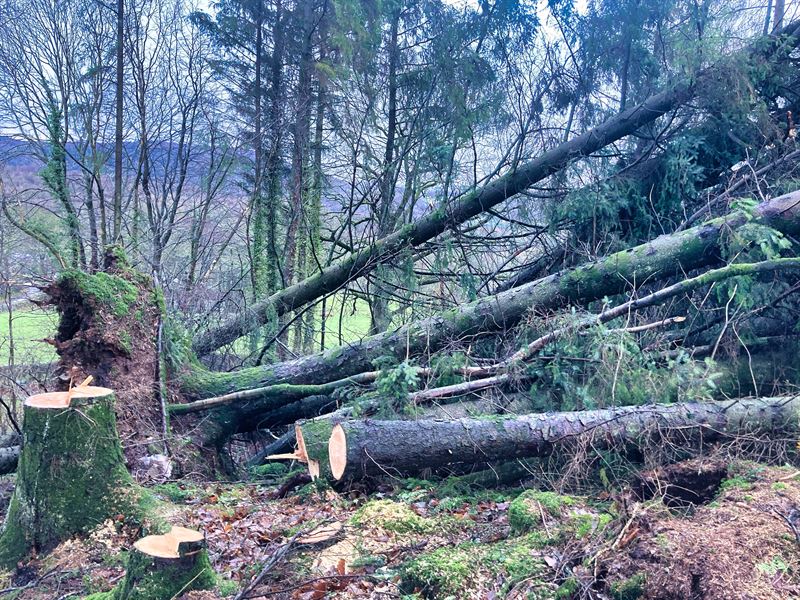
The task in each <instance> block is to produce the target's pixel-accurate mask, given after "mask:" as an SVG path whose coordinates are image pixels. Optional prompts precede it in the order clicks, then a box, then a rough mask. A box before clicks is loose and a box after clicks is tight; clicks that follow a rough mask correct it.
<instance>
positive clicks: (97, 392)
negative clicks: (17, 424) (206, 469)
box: [0, 385, 141, 567]
mask: <svg viewBox="0 0 800 600" xmlns="http://www.w3.org/2000/svg"><path fill="white" fill-rule="evenodd" d="M24 412H25V420H24V424H23V443H22V451H21V453H20V457H19V464H18V466H17V482H16V488H15V489H14V495H13V496H12V498H11V503H10V505H9V509H8V514H7V515H6V520H5V523H4V524H3V528H2V532H0V565H3V566H6V567H14V566H16V563H17V561H19V560H20V559H22V558H24V557H25V556H27V555H29V554H30V553H31V552H45V551H48V550H50V549H52V548H53V547H54V546H56V545H57V544H59V543H60V542H62V541H64V540H66V539H68V538H70V537H72V536H73V535H75V534H78V533H84V532H88V531H90V530H91V529H93V528H94V527H96V526H97V525H99V524H100V523H102V522H103V521H105V520H106V519H108V518H113V517H114V516H116V515H120V514H121V515H125V516H126V517H138V516H140V513H141V509H140V507H139V500H140V493H139V490H138V488H137V487H136V486H135V485H134V484H133V480H132V479H131V477H130V475H129V474H128V471H127V469H126V468H125V463H124V461H123V456H122V449H121V446H120V441H119V436H118V434H117V428H116V419H115V416H114V393H113V391H112V390H110V389H108V388H104V387H95V386H88V385H87V386H78V387H76V388H73V389H71V390H70V391H69V392H52V393H47V394H38V395H36V396H31V397H30V398H28V399H27V400H26V401H25V405H24Z"/></svg>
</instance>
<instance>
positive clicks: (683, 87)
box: [192, 21, 800, 355]
mask: <svg viewBox="0 0 800 600" xmlns="http://www.w3.org/2000/svg"><path fill="white" fill-rule="evenodd" d="M798 31H800V21H796V22H793V23H791V24H789V25H788V26H786V27H785V28H783V29H782V30H781V31H780V32H777V33H778V37H780V38H781V39H782V40H785V39H788V40H789V42H788V43H778V42H777V41H776V38H775V37H773V38H772V41H771V43H769V44H764V43H763V40H759V43H756V44H754V45H753V46H751V48H750V49H749V50H748V51H747V53H746V56H748V57H749V58H751V59H752V58H754V57H761V58H762V59H769V58H771V57H772V55H773V54H775V53H776V51H780V52H789V51H790V50H791V49H792V48H793V47H794V45H795V44H796V43H797V42H798V41H800V37H797V35H796V34H797V33H798ZM740 60H741V57H740ZM728 69H729V67H728V66H727V65H725V64H721V65H718V66H715V67H710V68H708V69H705V70H703V71H701V72H700V73H698V74H697V75H696V76H695V78H694V79H693V80H691V81H687V82H683V83H680V84H678V85H676V86H673V87H671V88H669V89H667V90H665V91H662V92H660V93H659V94H656V95H654V96H651V97H650V98H648V99H647V100H645V101H644V102H642V103H641V104H639V105H637V106H635V107H633V108H630V109H628V110H626V111H624V112H622V113H620V114H618V115H616V116H614V117H612V118H610V119H608V120H607V121H605V122H604V123H602V124H601V125H599V126H598V127H595V128H594V129H591V130H590V131H587V132H585V133H584V134H582V135H580V136H578V137H576V138H573V139H571V140H568V141H566V142H564V143H562V144H560V145H559V146H556V147H555V148H553V149H551V150H549V151H547V152H545V153H544V154H543V155H542V156H540V157H539V158H536V159H534V160H531V161H529V162H527V163H525V164H524V165H522V166H519V167H517V168H516V169H514V170H512V171H510V172H509V173H507V174H506V175H503V176H502V177H499V178H497V179H495V180H493V181H491V182H490V183H488V184H487V185H485V186H483V187H482V188H479V189H477V190H475V191H472V192H470V193H467V194H464V195H462V196H461V198H460V199H459V200H457V201H455V202H452V203H451V204H450V206H444V207H441V208H439V209H438V210H436V211H434V212H433V213H431V214H429V215H426V216H424V217H422V218H420V219H418V220H416V221H414V222H413V223H410V224H409V225H406V226H405V227H403V228H401V229H400V230H398V231H396V232H394V233H392V234H390V235H388V236H386V237H384V238H382V239H379V240H378V241H376V242H374V243H373V244H371V245H370V246H369V247H367V248H365V249H364V250H361V251H359V252H355V253H352V254H350V255H348V256H347V257H345V258H343V259H341V260H339V261H337V262H335V263H334V264H332V265H330V266H329V267H326V268H324V269H323V270H322V271H320V272H319V273H317V274H316V275H314V276H312V277H309V278H307V279H304V280H302V281H300V282H298V283H296V284H294V285H291V286H289V287H287V288H285V289H283V290H281V291H279V292H276V293H275V294H273V295H271V296H270V297H269V298H266V299H265V300H263V301H261V302H258V303H256V304H255V305H253V306H252V307H250V308H248V309H247V310H246V311H244V312H243V313H242V314H241V315H238V316H236V317H234V318H233V319H231V320H229V321H228V322H226V323H223V324H222V325H220V326H219V327H217V328H215V329H212V330H209V331H207V332H206V333H204V334H203V335H200V336H197V337H196V338H195V339H194V341H193V344H192V347H193V349H194V351H195V352H196V353H197V354H198V355H204V354H208V353H209V352H212V351H214V350H216V349H218V348H220V347H222V346H224V345H225V344H229V343H231V342H233V341H234V340H236V339H238V338H239V337H241V336H243V335H245V334H246V333H248V332H250V331H252V330H253V329H255V328H257V327H260V326H261V325H264V324H265V323H267V322H268V321H269V320H270V319H271V318H275V317H276V316H280V315H283V314H286V313H288V312H290V311H292V310H294V309H296V308H299V307H301V306H303V305H305V304H307V303H309V302H311V301H313V300H316V299H317V298H320V297H322V296H324V295H325V294H328V293H331V292H334V291H336V290H337V289H339V288H341V287H342V286H343V285H344V284H346V283H347V282H349V281H352V280H353V279H356V278H357V277H360V276H363V275H364V274H366V273H368V272H370V271H371V270H372V269H374V268H375V267H376V266H377V265H379V264H380V263H382V262H384V261H385V260H386V259H388V258H389V257H391V256H394V255H395V254H396V253H397V252H399V251H400V250H402V249H403V248H405V247H407V246H419V245H420V244H422V243H424V242H427V241H429V240H432V239H434V238H435V237H436V236H438V235H439V234H441V233H442V232H444V231H446V230H447V229H448V228H452V227H454V226H456V225H460V224H462V223H465V222H466V221H469V220H470V219H472V218H473V217H475V216H477V215H479V214H481V213H482V212H484V211H486V210H489V209H490V208H492V207H494V206H496V205H498V204H500V203H501V202H503V201H505V200H507V199H508V198H511V197H512V196H514V195H516V194H518V193H520V192H522V191H524V190H525V189H527V188H529V187H530V186H532V185H534V184H535V183H538V182H540V181H542V180H544V179H546V178H547V177H549V176H550V175H552V174H554V173H556V172H558V171H559V170H561V169H563V168H564V167H565V166H566V165H568V164H569V163H570V162H572V161H574V160H575V159H578V158H581V157H585V156H589V155H590V154H592V153H593V152H596V151H598V150H600V149H602V148H604V147H605V146H607V145H609V144H611V143H613V142H615V141H617V140H619V139H621V138H623V137H625V136H628V135H630V134H632V133H634V132H636V131H637V130H638V129H639V128H641V127H642V126H643V125H646V124H648V123H652V122H653V121H655V120H656V119H658V118H659V117H660V116H662V115H664V114H666V113H668V112H669V111H671V110H673V109H675V108H676V107H678V106H680V105H682V104H684V103H685V102H687V101H688V100H690V99H691V98H693V97H694V96H695V94H696V93H697V90H698V89H703V88H705V87H709V86H719V82H720V81H724V78H723V77H721V75H722V74H724V73H725V72H726V71H727V70H728Z"/></svg>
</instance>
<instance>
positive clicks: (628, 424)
mask: <svg viewBox="0 0 800 600" xmlns="http://www.w3.org/2000/svg"><path fill="white" fill-rule="evenodd" d="M798 409H800V396H791V397H778V398H758V399H737V400H726V401H720V402H689V403H682V404H673V405H647V406H630V407H622V408H611V409H605V410H591V411H579V412H564V413H552V414H532V415H525V416H521V417H497V418H491V419H458V420H455V421H437V420H417V421H374V420H352V421H345V422H342V423H340V424H338V425H336V426H334V427H333V432H332V434H331V438H330V441H329V461H330V466H331V474H332V476H333V478H334V480H337V481H343V480H351V479H358V478H361V477H365V476H372V475H378V476H379V475H385V474H387V473H388V474H392V475H394V474H397V473H402V474H410V473H416V472H419V471H421V470H422V469H427V468H431V467H440V466H443V465H447V464H451V463H478V462H487V461H507V460H509V459H513V458H533V457H540V456H547V455H550V454H552V453H554V452H558V451H561V450H563V449H565V448H567V447H568V445H569V444H570V443H573V442H575V441H576V440H578V439H579V438H582V437H591V446H592V448H593V449H605V448H613V447H621V446H623V445H630V444H633V445H646V444H647V443H648V442H659V441H664V440H665V439H669V438H670V437H671V435H672V434H673V433H674V434H675V436H676V437H680V440H681V443H682V444H686V443H687V442H689V441H692V442H713V441H716V440H720V439H724V438H727V437H732V436H736V435H738V434H744V433H747V434H753V435H755V434H771V433H777V432H784V431H796V430H797V428H798V423H797V417H796V415H797V410H798ZM303 432H304V436H305V437H306V445H318V444H319V443H320V440H317V439H313V440H312V439H309V438H310V437H311V432H310V431H307V430H305V429H304V430H303ZM323 433H324V432H323Z"/></svg>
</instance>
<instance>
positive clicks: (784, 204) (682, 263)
mask: <svg viewBox="0 0 800 600" xmlns="http://www.w3.org/2000/svg"><path fill="white" fill-rule="evenodd" d="M751 218H752V221H751ZM748 222H757V223H760V224H764V225H768V226H770V227H773V228H775V229H777V230H779V231H782V232H783V233H785V234H788V235H795V234H797V233H800V192H793V193H790V194H786V195H784V196H780V197H778V198H774V199H772V200H769V201H767V202H764V203H762V204H760V205H759V206H758V207H757V208H756V210H755V212H754V214H753V215H752V216H750V215H745V214H743V213H738V212H735V213H731V214H729V215H727V216H725V217H720V218H718V219H714V220H712V221H709V222H707V223H705V224H703V225H700V226H698V227H694V228H692V229H687V230H685V231H681V232H678V233H674V234H669V235H663V236H660V237H658V238H656V239H654V240H652V241H650V242H647V243H645V244H642V245H640V246H636V247H635V248H631V249H628V250H624V251H622V252H617V253H615V254H611V255H609V256H607V257H605V258H603V259H601V260H598V261H596V262H592V263H587V264H585V265H582V266H580V267H577V268H574V269H567V270H564V271H561V272H558V273H555V274H553V275H549V276H547V277H544V278H542V279H539V280H537V281H534V282H531V283H529V284H527V285H524V286H521V287H517V288H513V289H511V290H508V291H505V292H501V293H499V294H496V295H494V296H487V297H485V298H481V299H480V300H477V301H475V302H472V303H469V304H465V305H463V306H459V307H457V308H454V309H451V310H449V311H447V312H444V313H439V314H436V315H433V316H431V317H428V318H427V319H422V320H420V321H416V322H414V323H411V324H408V325H404V326H403V327H400V328H398V329H397V330H395V331H391V332H387V333H384V334H379V335H374V336H371V337H368V338H365V339H363V340H361V341H360V342H357V343H353V344H349V345H348V346H346V347H339V348H333V349H331V350H327V351H325V352H322V353H318V354H314V355H310V356H306V357H302V358H299V359H296V360H292V361H287V362H283V363H279V364H276V365H270V366H267V367H254V368H250V369H243V370H241V371H238V372H235V373H211V372H209V371H202V370H199V369H197V368H195V369H194V370H192V371H186V372H184V374H183V376H182V381H181V387H182V389H183V390H184V391H185V392H186V393H187V394H188V395H190V396H194V397H208V396H216V395H221V394H227V393H231V392H234V391H236V390H242V389H249V388H255V387H264V386H271V385H275V384H283V383H292V384H307V383H316V384H319V383H322V382H326V381H333V380H340V379H342V378H345V377H348V376H353V375H356V374H358V373H363V372H365V371H370V370H372V369H373V366H372V361H374V360H375V359H376V358H378V357H381V356H394V357H396V358H398V360H403V359H405V358H406V357H407V356H415V355H418V354H420V353H422V352H428V351H430V352H434V351H436V350H438V349H439V348H441V347H442V346H443V345H444V344H446V343H449V342H451V341H452V340H454V339H463V338H465V337H469V336H476V335H482V334H486V333H491V332H496V331H500V330H503V329H505V328H508V327H512V326H514V325H515V324H517V323H518V322H519V320H520V319H522V318H523V317H524V316H525V315H526V314H529V312H530V311H531V310H538V311H549V310H553V309H556V308H560V307H563V306H566V305H569V304H586V303H588V302H591V301H594V300H599V299H601V298H604V297H606V296H613V295H615V294H619V293H622V292H624V291H626V290H628V289H630V288H631V286H632V285H633V286H637V285H639V284H644V283H648V284H652V283H654V282H657V281H660V280H663V279H666V278H668V277H673V276H675V275H679V274H682V273H687V272H689V271H692V270H694V269H699V268H705V267H709V266H713V265H718V264H720V263H721V262H722V256H721V251H722V244H723V243H724V239H725V236H726V235H727V234H728V233H729V232H731V231H732V230H735V229H737V228H738V227H741V226H742V225H745V224H746V223H748Z"/></svg>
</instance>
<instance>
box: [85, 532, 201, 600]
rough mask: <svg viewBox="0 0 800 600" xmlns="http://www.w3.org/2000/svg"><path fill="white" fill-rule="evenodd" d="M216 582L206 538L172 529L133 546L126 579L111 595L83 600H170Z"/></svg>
mask: <svg viewBox="0 0 800 600" xmlns="http://www.w3.org/2000/svg"><path fill="white" fill-rule="evenodd" d="M215 583H216V576H215V575H214V571H213V569H212V567H211V563H210V562H209V560H208V553H207V552H206V544H205V536H204V535H203V534H202V533H201V532H199V531H194V530H193V529H186V528H185V527H172V529H170V531H169V532H168V533H165V534H164V535H149V536H147V537H144V538H142V539H140V540H139V541H137V542H136V543H134V545H133V550H132V551H131V553H130V555H129V557H128V564H127V568H126V571H125V579H123V581H122V582H121V583H120V584H119V585H118V586H117V587H115V588H114V589H113V590H111V591H110V592H102V593H99V594H92V595H91V596H88V597H87V598H86V600H170V599H171V598H175V597H178V596H180V595H181V594H183V593H184V592H188V591H191V590H204V589H208V588H211V587H213V586H214V584H215Z"/></svg>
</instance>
